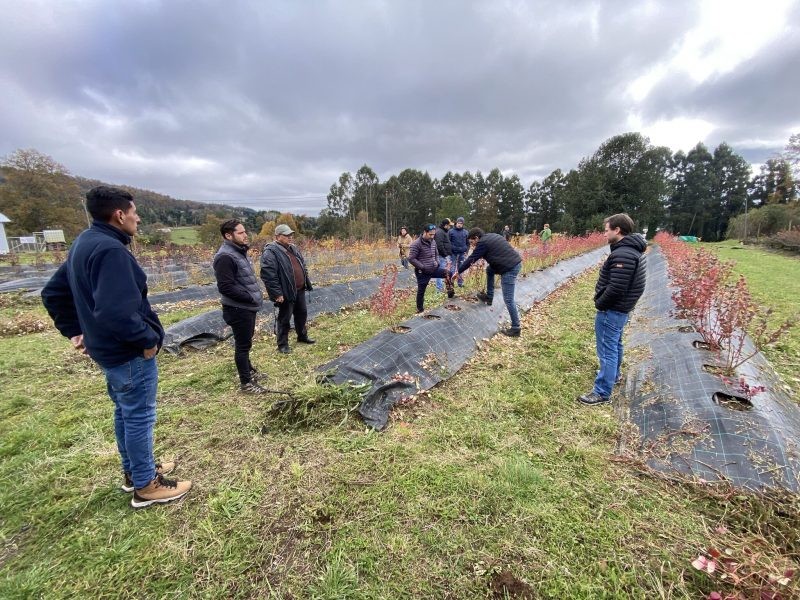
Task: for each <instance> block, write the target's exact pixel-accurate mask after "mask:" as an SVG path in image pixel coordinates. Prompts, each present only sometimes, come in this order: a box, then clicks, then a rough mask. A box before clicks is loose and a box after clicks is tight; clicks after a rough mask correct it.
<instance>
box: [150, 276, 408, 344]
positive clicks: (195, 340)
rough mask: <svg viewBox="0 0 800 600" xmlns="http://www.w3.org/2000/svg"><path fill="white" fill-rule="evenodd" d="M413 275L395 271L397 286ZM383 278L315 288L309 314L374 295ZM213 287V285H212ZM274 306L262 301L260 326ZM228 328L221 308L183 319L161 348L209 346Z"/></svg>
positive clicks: (171, 329) (267, 324)
mask: <svg viewBox="0 0 800 600" xmlns="http://www.w3.org/2000/svg"><path fill="white" fill-rule="evenodd" d="M413 279H414V277H413V275H412V273H411V271H410V270H405V269H400V271H399V272H398V274H397V283H396V285H397V286H398V287H403V286H408V285H410V284H411V282H412V281H413ZM381 280H382V276H381V277H372V278H370V279H361V280H358V281H350V282H347V283H335V284H333V285H329V286H323V287H319V288H315V289H314V290H313V291H311V292H307V293H306V302H307V304H308V317H309V319H313V318H314V317H316V316H318V315H320V314H323V313H331V312H336V311H338V310H339V309H341V308H342V307H344V306H348V305H350V304H355V303H356V302H359V301H360V300H364V299H366V298H369V297H370V296H371V295H372V294H374V293H375V292H376V291H377V289H378V286H379V285H380V283H381ZM212 287H214V288H215V289H216V286H212ZM274 311H275V308H274V306H273V304H272V303H271V302H269V301H268V300H267V301H266V302H265V303H264V308H262V309H261V313H260V315H259V317H260V319H259V326H260V327H262V329H267V328H269V327H271V326H272V323H273V321H274V314H273V313H274ZM231 335H233V334H232V332H231V328H230V327H228V325H227V324H226V323H225V321H223V320H222V309H216V310H211V311H208V312H205V313H203V314H200V315H196V316H194V317H190V318H188V319H184V320H183V321H180V322H178V323H175V324H174V325H172V326H171V327H168V328H167V330H166V332H165V337H164V350H166V351H167V352H170V353H171V354H179V353H180V351H181V349H182V348H184V347H186V346H189V347H191V348H195V349H200V348H206V347H208V346H212V345H214V344H217V343H219V342H220V341H222V340H225V339H227V338H229V337H231Z"/></svg>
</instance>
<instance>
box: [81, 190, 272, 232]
mask: <svg viewBox="0 0 800 600" xmlns="http://www.w3.org/2000/svg"><path fill="white" fill-rule="evenodd" d="M74 179H75V181H76V182H77V183H78V186H79V187H80V189H81V195H84V194H86V192H88V191H89V190H90V189H92V188H93V187H95V186H98V185H115V184H108V183H105V182H102V181H98V180H97V179H87V178H85V177H75V178H74ZM118 187H121V188H123V189H126V190H128V191H129V192H130V193H131V194H133V197H134V198H135V199H136V209H137V211H138V213H139V216H141V217H142V221H143V222H144V223H163V224H164V225H169V226H171V227H180V226H182V225H202V224H203V223H204V222H205V220H206V217H208V215H213V216H214V217H217V218H228V219H233V218H236V219H240V220H241V221H243V222H245V224H247V225H249V226H250V227H251V228H252V227H255V226H256V224H257V222H258V227H259V228H260V226H261V224H263V222H264V221H265V220H274V219H275V218H276V217H277V216H278V214H279V213H277V212H276V211H263V210H262V211H257V210H253V209H252V208H245V207H241V206H229V205H227V204H212V203H207V202H197V201H195V200H178V199H176V198H172V197H171V196H167V195H165V194H159V193H158V192H153V191H151V190H143V189H140V188H135V187H131V186H128V185H119V186H118Z"/></svg>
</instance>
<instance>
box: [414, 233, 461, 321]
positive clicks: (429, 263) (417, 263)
mask: <svg viewBox="0 0 800 600" xmlns="http://www.w3.org/2000/svg"><path fill="white" fill-rule="evenodd" d="M435 235H436V225H434V224H433V223H429V224H428V225H426V226H425V228H424V229H423V230H422V235H420V236H419V237H418V238H417V239H416V240H414V242H413V243H412V244H411V249H410V250H409V252H408V260H409V262H410V263H411V264H412V265H414V275H415V276H416V278H417V312H418V313H421V312H422V311H423V310H424V305H425V289H426V288H427V287H428V283H429V282H430V280H431V278H433V277H441V278H443V279H444V280H445V283H446V284H447V297H448V298H452V297H453V296H454V294H455V292H454V291H453V282H452V281H451V279H450V272H449V271H447V270H446V269H443V268H442V267H440V266H439V264H440V263H439V251H438V250H437V249H436V242H435V241H434V239H433V238H434V236H435Z"/></svg>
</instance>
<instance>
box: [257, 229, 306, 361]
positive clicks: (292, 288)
mask: <svg viewBox="0 0 800 600" xmlns="http://www.w3.org/2000/svg"><path fill="white" fill-rule="evenodd" d="M293 236H294V231H292V229H291V228H290V227H289V226H288V225H284V224H280V225H278V226H277V227H276V228H275V241H274V242H272V243H271V244H267V245H266V247H265V248H264V252H263V253H262V254H261V280H262V281H263V282H264V287H266V288H267V294H268V295H269V299H270V300H272V302H274V303H275V305H276V306H278V318H277V319H276V321H275V327H276V336H277V341H278V352H281V353H283V354H289V353H290V352H291V351H292V350H291V348H289V322H290V320H291V318H292V316H294V329H295V331H296V332H297V341H298V342H300V343H301V344H313V343H315V342H316V340H312V339H311V338H310V337H308V329H307V328H306V321H307V320H308V307H307V306H306V291H311V290H312V289H314V288H313V287H312V286H311V280H310V279H309V278H308V270H307V269H306V263H305V261H304V260H303V255H302V254H301V253H300V250H298V249H297V247H296V246H295V245H294V244H292V241H293Z"/></svg>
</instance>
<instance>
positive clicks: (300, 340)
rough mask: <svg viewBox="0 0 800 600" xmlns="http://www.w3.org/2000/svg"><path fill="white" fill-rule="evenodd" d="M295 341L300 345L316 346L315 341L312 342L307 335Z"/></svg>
mask: <svg viewBox="0 0 800 600" xmlns="http://www.w3.org/2000/svg"><path fill="white" fill-rule="evenodd" d="M297 341H298V342H300V343H301V344H316V343H317V340H312V339H311V338H310V337H308V336H307V335H305V336H303V337H299V338H297Z"/></svg>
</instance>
